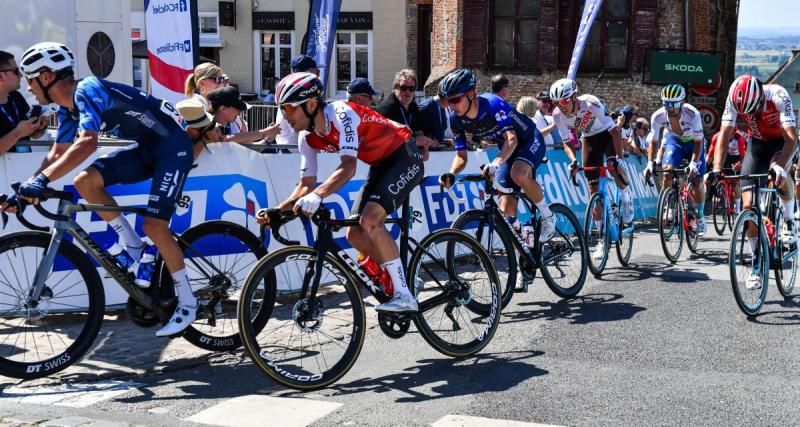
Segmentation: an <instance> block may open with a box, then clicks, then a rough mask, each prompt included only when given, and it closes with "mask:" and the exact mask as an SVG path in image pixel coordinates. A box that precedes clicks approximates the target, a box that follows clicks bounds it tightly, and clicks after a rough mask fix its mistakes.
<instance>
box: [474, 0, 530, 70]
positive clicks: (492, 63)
mask: <svg viewBox="0 0 800 427" xmlns="http://www.w3.org/2000/svg"><path fill="white" fill-rule="evenodd" d="M519 2H520V0H514V15H513V16H511V17H502V18H500V20H501V21H511V22H512V23H513V26H514V43H513V47H512V48H511V56H512V64H511V66H508V65H501V64H499V63H497V61H496V60H495V51H496V50H495V48H494V44H495V23H496V22H497V17H496V16H495V14H494V5H495V3H494V2H489V3H488V6H489V31H488V34H487V36H488V42H489V46H488V47H489V52H490V53H489V55H488V58H487V59H488V62H489V63H488V64H487V65H488V67H489V68H490V69H496V70H525V71H531V70H538V69H539V68H540V66H539V60H538V58H539V47H538V46H539V30H540V28H541V27H540V25H541V16H542V13H541V10H542V2H541V0H539V8H538V10H537V11H536V15H535V16H520V14H519V8H520V5H519ZM521 21H526V22H527V21H536V40H535V41H534V43H533V44H534V46H535V51H536V54H535V55H534V63H533V64H531V65H519V62H518V59H519V55H518V52H519V48H520V47H519V46H520V41H519V28H520V22H521Z"/></svg>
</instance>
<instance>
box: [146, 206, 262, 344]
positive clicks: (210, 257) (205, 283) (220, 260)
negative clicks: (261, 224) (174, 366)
mask: <svg viewBox="0 0 800 427" xmlns="http://www.w3.org/2000/svg"><path fill="white" fill-rule="evenodd" d="M180 246H181V249H182V250H183V257H184V259H185V260H186V273H187V274H188V276H189V283H190V284H191V286H192V291H193V292H194V293H195V296H196V297H197V300H198V303H199V304H200V309H198V319H197V320H195V321H194V322H193V323H192V324H191V325H190V326H189V327H188V328H186V331H185V332H184V333H183V337H184V338H185V339H186V340H187V341H189V342H190V343H192V344H194V345H195V346H197V347H200V348H202V349H205V350H209V351H231V350H235V349H237V348H239V347H241V345H242V339H241V338H240V337H239V330H238V326H237V322H236V304H237V303H238V301H239V294H240V292H241V289H242V286H243V285H244V281H245V279H246V278H247V274H248V273H250V270H251V269H252V268H253V266H254V265H255V264H256V262H258V260H259V259H260V258H262V257H263V256H265V255H266V254H267V251H266V249H264V246H263V245H262V244H261V241H259V240H258V237H256V235H255V234H253V233H251V232H250V230H248V229H246V228H244V227H242V226H241V225H238V224H234V223H232V222H229V221H206V222H203V223H200V224H198V225H196V226H194V227H191V228H189V229H188V230H186V231H185V232H184V233H183V234H181V238H180ZM156 267H157V268H158V270H156V271H160V273H161V274H160V276H159V277H160V280H161V281H160V287H159V291H160V292H161V297H162V298H171V297H173V296H175V287H174V285H173V282H172V276H171V275H170V273H169V271H168V270H167V268H166V266H165V265H164V264H163V262H162V260H161V259H160V258H159V261H158V265H157V266H156ZM261 286H262V288H263V287H264V286H266V284H265V283H262V285H261ZM251 321H252V322H253V326H254V328H256V329H260V328H263V327H264V323H266V321H267V315H266V313H265V310H261V311H255V312H254V313H253V318H251Z"/></svg>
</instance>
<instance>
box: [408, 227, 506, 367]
mask: <svg viewBox="0 0 800 427" xmlns="http://www.w3.org/2000/svg"><path fill="white" fill-rule="evenodd" d="M476 260H477V261H478V262H477V263H476V262H475V261H476ZM407 274H408V283H414V284H415V286H414V288H415V292H416V296H417V300H418V301H419V312H418V313H417V315H416V316H414V324H415V325H416V327H417V330H419V332H420V335H422V337H423V338H424V339H425V341H426V342H427V343H428V344H430V345H431V347H433V348H434V349H436V350H437V351H439V352H440V353H442V354H445V355H447V356H451V357H466V356H471V355H473V354H475V353H477V352H479V351H480V350H481V349H483V348H484V347H485V346H486V344H488V343H489V341H490V340H491V339H492V337H493V336H494V333H495V331H497V325H498V323H499V322H500V310H501V307H500V305H501V303H500V283H499V280H498V278H497V272H496V271H495V269H494V266H493V265H492V259H491V258H490V257H489V254H488V253H486V250H485V249H483V247H482V246H481V244H480V243H479V242H478V241H477V240H475V238H474V237H472V236H470V235H469V234H467V233H465V232H463V231H461V230H454V229H443V230H439V231H436V232H435V233H433V234H431V235H429V236H427V237H425V238H424V239H422V241H421V242H419V245H418V246H417V248H416V249H415V250H414V253H413V254H412V256H411V262H410V263H409V267H408V272H407Z"/></svg>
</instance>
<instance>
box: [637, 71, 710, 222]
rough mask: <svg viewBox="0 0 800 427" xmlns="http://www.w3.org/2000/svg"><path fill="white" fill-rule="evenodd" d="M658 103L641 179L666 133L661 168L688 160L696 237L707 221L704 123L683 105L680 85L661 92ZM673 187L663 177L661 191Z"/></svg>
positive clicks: (648, 171) (667, 177)
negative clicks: (694, 208) (695, 210)
mask: <svg viewBox="0 0 800 427" xmlns="http://www.w3.org/2000/svg"><path fill="white" fill-rule="evenodd" d="M661 102H662V103H663V106H662V107H661V108H659V109H658V110H656V111H655V113H653V116H652V117H651V118H650V123H651V126H652V127H651V130H650V135H649V137H648V139H649V140H650V149H649V150H648V153H647V155H648V159H649V160H648V162H647V167H646V168H645V170H644V175H645V176H648V175H650V174H652V173H653V160H654V158H655V154H656V147H658V141H659V140H660V139H661V137H662V136H661V132H662V130H663V131H664V132H665V134H666V135H665V136H666V143H665V144H664V155H663V157H662V158H661V164H662V167H663V168H664V169H666V170H671V169H674V168H677V167H679V166H680V164H681V163H682V162H683V161H684V160H689V176H688V178H689V180H690V183H691V190H690V192H691V194H692V199H694V202H695V206H696V207H697V216H696V217H697V224H696V227H697V235H698V236H703V235H705V233H706V220H705V214H704V213H703V209H704V204H705V200H706V189H705V185H703V175H704V174H705V171H706V158H705V156H704V153H703V141H704V139H705V135H704V134H703V119H702V116H700V112H699V111H697V108H694V107H693V106H692V105H691V104H688V103H686V89H684V88H683V86H681V85H677V84H671V85H667V86H664V88H663V89H661ZM670 185H672V176H671V175H669V174H666V175H664V184H663V187H669V186H670Z"/></svg>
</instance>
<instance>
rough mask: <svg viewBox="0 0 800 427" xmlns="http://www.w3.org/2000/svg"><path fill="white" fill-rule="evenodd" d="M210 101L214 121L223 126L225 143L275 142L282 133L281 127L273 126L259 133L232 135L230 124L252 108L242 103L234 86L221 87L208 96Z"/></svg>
mask: <svg viewBox="0 0 800 427" xmlns="http://www.w3.org/2000/svg"><path fill="white" fill-rule="evenodd" d="M208 101H209V102H210V103H211V113H212V114H214V120H215V121H216V122H217V123H218V124H220V125H222V134H223V136H224V140H225V141H230V142H238V143H240V144H246V143H250V142H255V141H259V140H263V139H267V140H273V139H274V138H275V136H276V135H277V134H278V132H279V131H280V126H278V125H276V124H274V123H273V124H271V125H269V126H267V127H266V128H264V129H261V130H260V131H257V132H242V133H238V134H233V135H232V134H230V124H231V123H233V122H235V121H236V119H237V118H239V116H240V115H241V114H242V112H244V111H247V109H248V108H250V106H249V105H247V104H245V102H244V101H242V97H241V95H240V94H239V91H238V90H236V88H234V87H232V86H224V87H221V88H219V89H217V90H215V91H213V92H211V93H209V94H208Z"/></svg>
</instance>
